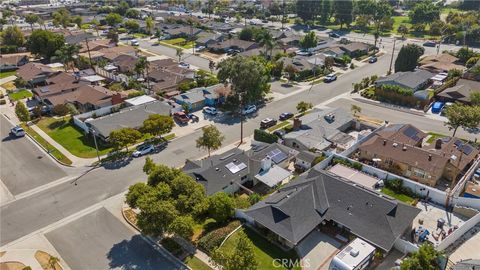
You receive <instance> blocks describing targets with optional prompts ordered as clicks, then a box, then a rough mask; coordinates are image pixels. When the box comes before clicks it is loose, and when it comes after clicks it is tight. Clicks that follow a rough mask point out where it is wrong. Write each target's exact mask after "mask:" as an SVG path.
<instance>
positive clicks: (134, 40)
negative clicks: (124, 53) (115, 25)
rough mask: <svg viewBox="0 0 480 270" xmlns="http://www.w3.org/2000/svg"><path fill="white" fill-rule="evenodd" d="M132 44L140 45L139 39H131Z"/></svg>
mask: <svg viewBox="0 0 480 270" xmlns="http://www.w3.org/2000/svg"><path fill="white" fill-rule="evenodd" d="M130 44H131V45H132V46H140V43H139V42H138V40H136V39H132V41H130Z"/></svg>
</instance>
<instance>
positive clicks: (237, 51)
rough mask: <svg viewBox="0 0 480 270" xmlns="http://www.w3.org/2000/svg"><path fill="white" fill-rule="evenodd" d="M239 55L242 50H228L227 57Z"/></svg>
mask: <svg viewBox="0 0 480 270" xmlns="http://www.w3.org/2000/svg"><path fill="white" fill-rule="evenodd" d="M239 53H240V50H235V49H228V50H227V55H232V56H234V55H237V54H239Z"/></svg>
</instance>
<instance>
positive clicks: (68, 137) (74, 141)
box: [37, 117, 112, 158]
mask: <svg viewBox="0 0 480 270" xmlns="http://www.w3.org/2000/svg"><path fill="white" fill-rule="evenodd" d="M70 119H71V118H70V117H65V118H64V119H63V120H62V119H55V118H47V117H45V118H43V119H42V120H40V121H39V122H38V123H37V126H38V127H40V128H41V129H42V130H43V131H45V133H47V134H48V135H49V136H50V137H52V139H54V140H55V141H56V142H58V143H59V144H60V145H62V146H63V147H65V149H67V150H68V151H69V152H70V153H72V154H73V155H75V156H77V157H81V158H93V157H96V156H97V152H96V150H95V143H94V141H93V138H90V137H87V136H85V135H84V134H83V132H82V130H80V129H79V128H77V127H76V126H74V125H73V124H72V123H71V122H70ZM97 142H98V141H97ZM98 148H99V149H98V150H99V153H100V155H105V154H107V153H108V152H110V150H112V148H111V147H107V146H104V145H102V144H101V143H100V142H99V145H98Z"/></svg>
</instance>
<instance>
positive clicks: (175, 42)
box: [162, 38, 186, 46]
mask: <svg viewBox="0 0 480 270" xmlns="http://www.w3.org/2000/svg"><path fill="white" fill-rule="evenodd" d="M185 41H186V40H185V39H184V38H172V39H166V40H162V42H164V43H167V44H170V45H179V44H180V43H184V42H185ZM179 46H180V45H179Z"/></svg>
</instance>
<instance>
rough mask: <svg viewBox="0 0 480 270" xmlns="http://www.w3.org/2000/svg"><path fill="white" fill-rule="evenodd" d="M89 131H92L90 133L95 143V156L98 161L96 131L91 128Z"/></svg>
mask: <svg viewBox="0 0 480 270" xmlns="http://www.w3.org/2000/svg"><path fill="white" fill-rule="evenodd" d="M90 131H91V132H92V135H93V142H94V143H95V150H96V151H97V158H98V162H99V163H100V154H99V153H98V145H97V136H96V132H95V130H94V129H93V128H91V129H90Z"/></svg>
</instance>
